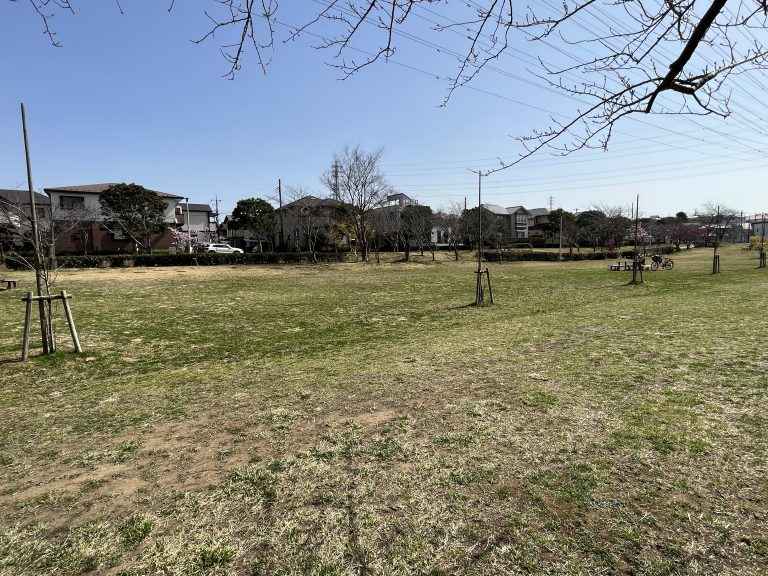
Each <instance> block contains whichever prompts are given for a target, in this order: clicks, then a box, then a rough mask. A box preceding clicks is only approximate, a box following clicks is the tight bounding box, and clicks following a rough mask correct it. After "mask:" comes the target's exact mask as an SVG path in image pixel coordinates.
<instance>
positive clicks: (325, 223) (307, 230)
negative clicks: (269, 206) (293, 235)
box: [283, 186, 339, 262]
mask: <svg viewBox="0 0 768 576" xmlns="http://www.w3.org/2000/svg"><path fill="white" fill-rule="evenodd" d="M288 198H290V199H291V202H290V203H288V204H286V205H285V206H284V207H283V210H285V226H286V227H287V228H288V230H295V231H297V233H298V235H299V236H300V238H299V239H298V240H299V242H300V243H301V245H306V247H307V249H308V250H309V252H310V253H311V254H312V260H313V261H314V262H317V245H318V242H319V241H320V239H321V238H322V237H323V236H324V235H325V234H326V232H327V231H328V228H329V226H330V223H331V220H332V216H333V214H332V212H333V211H334V209H335V208H336V206H335V205H336V204H339V203H338V202H337V201H336V200H333V199H330V198H318V197H317V196H312V195H311V194H308V193H307V192H306V191H305V190H304V188H302V187H301V186H299V187H296V188H293V187H289V188H288Z"/></svg>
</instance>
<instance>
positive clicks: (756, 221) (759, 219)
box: [744, 212, 768, 242]
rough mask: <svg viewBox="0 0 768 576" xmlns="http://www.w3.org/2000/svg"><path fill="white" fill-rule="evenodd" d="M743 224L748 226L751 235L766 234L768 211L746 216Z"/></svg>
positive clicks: (767, 232) (767, 234)
mask: <svg viewBox="0 0 768 576" xmlns="http://www.w3.org/2000/svg"><path fill="white" fill-rule="evenodd" d="M744 225H745V226H748V228H749V234H750V235H751V236H760V237H765V236H768V212H763V213H761V214H753V215H752V216H746V217H745V222H744ZM744 241H745V242H746V240H744Z"/></svg>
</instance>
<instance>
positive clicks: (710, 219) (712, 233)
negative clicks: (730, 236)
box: [696, 202, 738, 274]
mask: <svg viewBox="0 0 768 576" xmlns="http://www.w3.org/2000/svg"><path fill="white" fill-rule="evenodd" d="M696 215H697V216H698V217H699V222H700V223H701V226H702V228H704V232H705V240H704V243H705V245H706V244H707V243H709V242H712V247H713V251H712V273H713V274H716V273H718V272H719V271H720V266H719V257H718V255H717V249H718V248H719V247H720V244H721V243H722V241H723V238H724V237H725V234H726V232H727V231H728V229H729V228H730V227H731V223H732V222H733V221H734V220H735V219H736V217H737V215H738V214H737V212H736V210H733V209H732V208H728V207H727V206H723V205H721V204H714V203H712V202H708V203H707V204H704V206H702V208H701V210H699V211H698V212H697V214H696Z"/></svg>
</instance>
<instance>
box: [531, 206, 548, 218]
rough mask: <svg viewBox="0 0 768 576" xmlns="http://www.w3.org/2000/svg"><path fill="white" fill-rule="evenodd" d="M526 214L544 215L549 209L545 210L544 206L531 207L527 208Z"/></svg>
mask: <svg viewBox="0 0 768 576" xmlns="http://www.w3.org/2000/svg"><path fill="white" fill-rule="evenodd" d="M528 214H530V215H531V216H546V215H547V214H549V210H547V209H546V208H531V209H530V210H528Z"/></svg>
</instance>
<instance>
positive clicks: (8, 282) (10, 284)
mask: <svg viewBox="0 0 768 576" xmlns="http://www.w3.org/2000/svg"><path fill="white" fill-rule="evenodd" d="M2 281H3V282H5V289H6V290H13V289H14V288H16V283H17V282H18V280H17V279H16V278H5V279H4V280H2Z"/></svg>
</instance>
